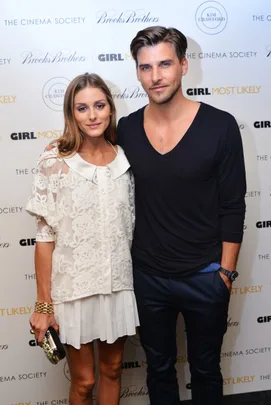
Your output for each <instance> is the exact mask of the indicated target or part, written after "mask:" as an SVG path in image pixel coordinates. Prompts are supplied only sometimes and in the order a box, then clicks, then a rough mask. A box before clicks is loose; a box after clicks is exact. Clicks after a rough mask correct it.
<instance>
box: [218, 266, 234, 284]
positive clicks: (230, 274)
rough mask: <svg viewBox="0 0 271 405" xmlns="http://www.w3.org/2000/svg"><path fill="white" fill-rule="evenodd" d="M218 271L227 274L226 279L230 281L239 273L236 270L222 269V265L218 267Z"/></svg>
mask: <svg viewBox="0 0 271 405" xmlns="http://www.w3.org/2000/svg"><path fill="white" fill-rule="evenodd" d="M219 271H221V273H222V274H225V276H227V277H228V279H229V280H231V281H234V280H235V279H236V278H237V277H238V276H239V273H238V271H236V270H232V271H230V270H226V269H223V267H220V269H219Z"/></svg>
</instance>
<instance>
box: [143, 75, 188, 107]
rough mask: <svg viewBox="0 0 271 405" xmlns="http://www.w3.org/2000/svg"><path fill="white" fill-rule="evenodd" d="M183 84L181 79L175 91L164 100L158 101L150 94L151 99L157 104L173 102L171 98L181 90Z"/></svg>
mask: <svg viewBox="0 0 271 405" xmlns="http://www.w3.org/2000/svg"><path fill="white" fill-rule="evenodd" d="M181 85H182V82H181V81H180V83H179V85H178V86H177V87H176V89H174V90H173V92H172V93H171V94H170V95H169V96H168V97H167V98H165V99H164V100H161V101H159V100H158V101H157V100H155V99H153V98H152V97H151V96H149V98H150V100H151V101H152V102H153V103H155V104H157V105H164V104H168V103H170V102H171V100H173V98H174V97H175V95H176V94H177V93H178V91H179V90H180V88H181Z"/></svg>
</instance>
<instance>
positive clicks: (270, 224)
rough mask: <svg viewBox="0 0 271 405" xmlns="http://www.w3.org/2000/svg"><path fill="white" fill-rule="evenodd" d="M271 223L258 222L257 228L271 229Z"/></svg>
mask: <svg viewBox="0 0 271 405" xmlns="http://www.w3.org/2000/svg"><path fill="white" fill-rule="evenodd" d="M270 227H271V221H258V222H256V228H270Z"/></svg>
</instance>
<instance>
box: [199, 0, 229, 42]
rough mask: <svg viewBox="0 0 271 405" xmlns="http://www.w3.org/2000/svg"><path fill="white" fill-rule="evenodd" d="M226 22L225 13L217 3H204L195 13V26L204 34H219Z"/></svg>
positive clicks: (226, 16)
mask: <svg viewBox="0 0 271 405" xmlns="http://www.w3.org/2000/svg"><path fill="white" fill-rule="evenodd" d="M227 22H228V15H227V11H226V10H225V8H224V7H223V6H222V5H221V4H220V3H218V2H217V1H205V2H204V3H202V4H201V5H200V6H199V7H198V9H197V11H196V23H197V26H198V27H199V29H200V30H201V31H202V32H204V33H205V34H209V35H216V34H219V33H220V32H221V31H223V30H224V28H225V27H226V25H227Z"/></svg>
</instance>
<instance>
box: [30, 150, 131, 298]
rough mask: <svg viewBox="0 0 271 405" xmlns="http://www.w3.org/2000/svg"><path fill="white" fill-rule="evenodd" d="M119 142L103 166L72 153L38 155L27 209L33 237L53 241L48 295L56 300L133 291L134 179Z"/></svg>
mask: <svg viewBox="0 0 271 405" xmlns="http://www.w3.org/2000/svg"><path fill="white" fill-rule="evenodd" d="M129 167H130V165H129V162H128V160H127V158H126V156H125V154H124V152H123V150H122V148H121V147H120V146H118V153H117V155H116V157H115V159H114V160H113V161H112V162H111V163H110V164H108V165H107V166H94V165H92V164H90V163H88V162H86V161H85V160H83V159H82V158H81V156H80V155H79V154H78V153H76V154H75V155H74V156H72V157H69V158H62V157H59V156H58V151H57V148H54V149H52V150H50V151H48V152H45V153H43V154H42V155H41V157H40V160H39V162H38V165H37V171H36V174H35V177H34V182H33V194H32V197H31V198H30V199H29V202H28V204H27V207H26V210H27V211H28V212H29V213H30V214H31V215H35V216H36V217H37V223H38V232H37V237H36V240H37V241H38V242H43V241H44V242H48V241H55V249H54V252H53V261H52V278H51V296H52V299H53V301H54V302H55V303H61V302H66V301H71V300H75V299H78V298H83V297H87V296H91V295H94V294H110V293H111V292H113V291H122V290H132V289H133V279H132V261H131V254H130V248H131V243H132V236H133V228H134V180H133V176H132V174H131V172H130V170H129Z"/></svg>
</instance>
